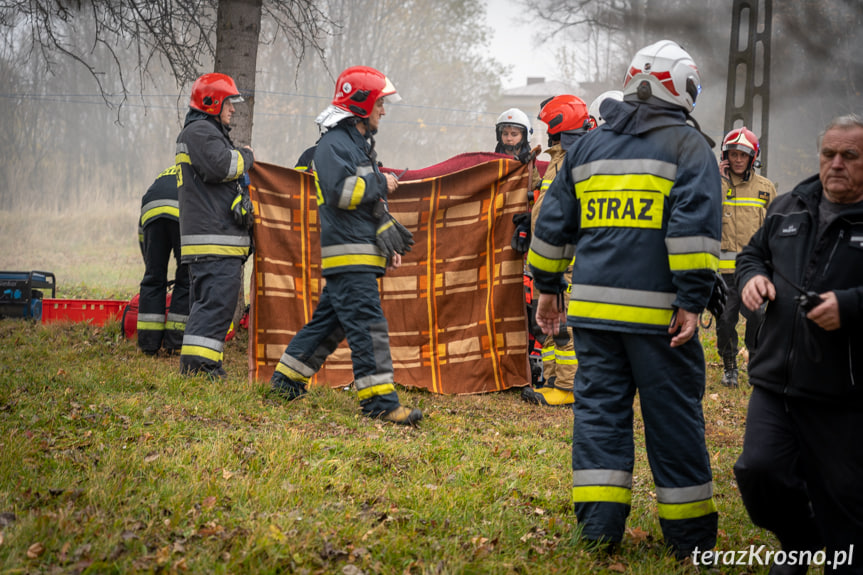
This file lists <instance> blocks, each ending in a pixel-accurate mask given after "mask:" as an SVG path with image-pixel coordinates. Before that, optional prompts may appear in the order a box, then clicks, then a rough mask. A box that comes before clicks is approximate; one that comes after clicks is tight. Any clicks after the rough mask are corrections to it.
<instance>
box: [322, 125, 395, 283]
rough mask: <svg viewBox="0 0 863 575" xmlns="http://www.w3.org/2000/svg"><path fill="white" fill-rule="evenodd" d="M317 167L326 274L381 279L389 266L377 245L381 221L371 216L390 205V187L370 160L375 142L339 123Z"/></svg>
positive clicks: (326, 136) (326, 138) (328, 135)
mask: <svg viewBox="0 0 863 575" xmlns="http://www.w3.org/2000/svg"><path fill="white" fill-rule="evenodd" d="M314 166H315V170H314V175H315V185H316V186H317V192H318V212H319V213H320V216H321V269H322V274H323V275H324V277H327V276H330V275H333V274H338V273H345V272H357V271H359V272H373V273H376V274H378V275H383V274H384V272H385V271H386V265H387V262H386V258H385V257H384V255H383V254H382V253H381V251H380V250H379V249H378V247H377V244H376V243H375V234H376V231H377V227H378V225H377V224H378V221H377V218H376V217H375V216H374V215H373V214H372V211H373V210H374V208H375V206H376V205H377V204H378V202H380V201H381V200H386V197H387V181H386V177H384V175H383V174H382V173H381V172H380V170H378V166H377V163H376V162H375V161H374V159H373V157H372V144H371V141H370V140H367V139H366V138H365V137H363V135H362V134H360V132H359V130H357V128H356V127H355V126H353V125H350V124H345V123H344V122H343V123H340V124H338V125H336V126H334V127H333V128H331V129H329V130H327V132H326V133H325V134H324V135H323V136H322V137H321V139H320V141H319V142H318V146H317V149H316V150H315V158H314Z"/></svg>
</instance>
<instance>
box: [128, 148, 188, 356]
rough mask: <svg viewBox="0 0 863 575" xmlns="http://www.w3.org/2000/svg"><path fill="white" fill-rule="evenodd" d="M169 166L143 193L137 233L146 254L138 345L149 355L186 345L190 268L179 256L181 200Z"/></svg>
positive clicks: (174, 167) (139, 303)
mask: <svg viewBox="0 0 863 575" xmlns="http://www.w3.org/2000/svg"><path fill="white" fill-rule="evenodd" d="M178 172H179V168H178V167H177V166H176V165H173V166H171V167H170V168H168V169H166V170H165V171H164V172H162V173H161V174H159V177H157V178H156V181H155V182H153V184H152V185H151V186H150V187H149V189H148V190H147V193H146V194H144V197H143V198H142V199H141V219H140V220H139V224H138V228H139V231H138V238H139V242H140V246H141V254H142V255H143V256H144V277H143V279H141V288H140V292H139V299H138V324H137V333H138V347H139V348H140V349H141V351H143V352H144V353H146V354H148V355H155V354H156V353H157V352H158V351H159V349H164V350H165V351H166V352H167V353H169V354H172V353H174V352H178V351H180V347H181V346H182V345H183V332H184V331H185V328H186V319H187V318H188V316H189V268H188V266H187V265H186V264H183V263H181V262H180V203H179V202H178V200H177V173H178ZM172 252H173V254H174V259H175V261H176V270H175V273H174V292H173V295H172V296H171V306H170V308H169V310H168V314H167V316H166V315H165V305H166V301H165V300H166V296H167V291H168V264H169V262H170V260H171V253H172Z"/></svg>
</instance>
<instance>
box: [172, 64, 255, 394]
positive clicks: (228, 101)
mask: <svg viewBox="0 0 863 575" xmlns="http://www.w3.org/2000/svg"><path fill="white" fill-rule="evenodd" d="M242 101H243V99H242V97H241V96H240V93H239V90H238V89H237V85H236V84H235V83H234V80H233V79H232V78H231V77H230V76H227V75H225V74H218V73H214V74H204V75H203V76H201V77H200V78H198V79H197V80H195V83H194V84H193V85H192V96H191V101H190V103H189V113H188V114H187V115H186V120H185V124H184V126H183V130H182V131H181V132H180V135H179V136H178V137H177V155H176V163H177V165H178V166H179V167H180V173H179V174H178V178H179V179H178V181H177V184H178V187H179V188H178V189H179V199H180V235H181V243H182V257H181V260H182V262H183V263H185V264H188V266H189V271H190V274H191V290H192V291H191V298H192V305H191V310H190V312H189V320H188V322H187V323H186V332H185V335H184V336H183V348H182V351H181V352H180V371H181V373H185V374H195V373H199V372H203V373H206V374H209V375H210V376H212V377H218V378H221V377H224V376H225V375H226V373H225V370H224V369H223V368H222V356H223V351H224V345H225V336H226V334H227V333H228V329H229V328H230V325H231V320H232V318H233V314H234V309H235V308H236V306H237V293H239V290H240V285H241V283H242V266H243V264H244V263H245V261H246V259H248V257H249V254H250V253H251V235H250V232H251V228H252V224H253V223H254V210H253V208H252V203H251V201H250V199H249V193H248V187H247V186H244V185H242V184H241V182H243V181H244V179H245V176H246V173H247V172H248V170H249V169H250V168H251V167H252V164H253V163H254V160H255V158H254V153H253V152H252V149H251V148H250V147H248V146H245V147H243V148H242V149H240V148H237V147H235V146H234V143H233V142H232V141H231V138H230V135H229V132H230V123H231V118H232V117H233V114H234V103H235V102H242Z"/></svg>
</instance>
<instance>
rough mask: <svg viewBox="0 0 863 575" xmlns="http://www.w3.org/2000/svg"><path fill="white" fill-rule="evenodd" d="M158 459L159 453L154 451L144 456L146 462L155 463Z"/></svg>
mask: <svg viewBox="0 0 863 575" xmlns="http://www.w3.org/2000/svg"><path fill="white" fill-rule="evenodd" d="M157 459H159V454H158V453H156V452H155V451H154V452H152V453H148V454H147V455H145V456H144V463H153V462H154V461H156V460H157Z"/></svg>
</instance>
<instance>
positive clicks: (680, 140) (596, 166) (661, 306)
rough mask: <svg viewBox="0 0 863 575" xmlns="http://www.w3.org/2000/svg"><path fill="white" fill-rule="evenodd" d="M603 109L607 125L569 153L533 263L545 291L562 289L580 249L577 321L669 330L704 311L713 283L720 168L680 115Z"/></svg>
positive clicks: (648, 108)
mask: <svg viewBox="0 0 863 575" xmlns="http://www.w3.org/2000/svg"><path fill="white" fill-rule="evenodd" d="M604 107H605V108H607V109H608V113H607V114H604V115H605V117H606V118H607V121H606V123H605V124H604V125H602V126H600V127H599V128H597V129H595V130H592V131H591V132H588V133H587V134H586V135H585V136H584V137H582V138H581V139H579V140H578V141H577V142H576V143H575V144H574V145H573V146H572V147H571V148H569V149H568V150H567V153H566V161H565V163H564V166H563V168H562V169H561V171H560V172H559V173H558V175H557V177H556V178H555V180H554V182H553V183H552V184H551V186H550V187H549V189H548V193H547V194H546V197H545V200H544V202H543V207H542V211H541V212H540V216H539V219H538V221H537V223H536V230H535V233H534V236H533V241H532V242H531V247H530V251H529V252H528V260H527V261H528V263H529V264H530V266H531V269H532V271H533V274H534V281H535V282H536V286H537V287H538V288H539V289H540V291H542V292H545V293H560V291H561V290H562V289H563V288H564V287H565V286H564V284H563V283H562V282H561V274H562V273H563V272H564V270H565V269H566V267H567V265H569V262H570V261H571V260H572V258H573V256H575V263H574V267H573V272H572V278H573V284H572V292H571V293H570V303H569V308H568V317H569V319H568V323H569V325H571V326H579V327H590V328H594V329H607V330H613V331H624V332H630V333H646V334H651V333H652V334H667V329H668V325H669V323H670V321H671V317H672V313H673V310H674V308H683V309H686V310H688V311H691V312H693V313H700V312H701V311H702V310H703V309H704V306H705V305H706V303H707V301H708V299H709V296H710V293H711V290H712V287H713V283H714V277H715V270H716V269H717V267H718V264H719V240H720V233H721V224H722V212H721V202H722V195H721V191H720V186H719V182H720V178H719V168H718V166H717V164H716V160H715V159H714V157H713V154H712V152H711V150H710V146H709V145H708V144H707V142H706V141H705V139H704V138H703V136H702V135H701V134H700V133H699V132H698V130H696V129H695V128H693V127H692V126H689V125H688V124H687V123H686V116H685V114H684V112H683V111H682V110H680V109H676V108H674V109H671V108H665V107H659V106H653V105H649V104H646V103H634V102H611V101H610V102H608V103H607V105H606V106H604ZM603 112H605V110H603ZM576 246H577V247H576Z"/></svg>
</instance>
